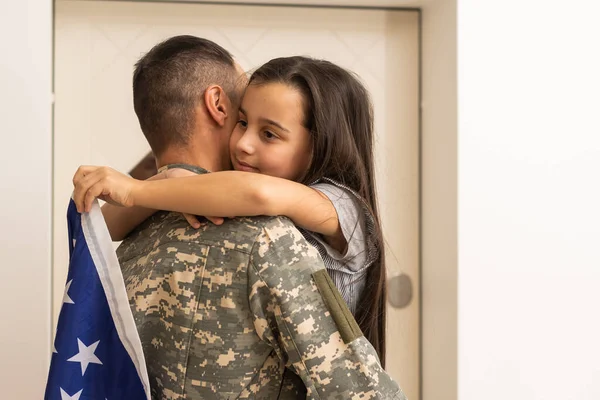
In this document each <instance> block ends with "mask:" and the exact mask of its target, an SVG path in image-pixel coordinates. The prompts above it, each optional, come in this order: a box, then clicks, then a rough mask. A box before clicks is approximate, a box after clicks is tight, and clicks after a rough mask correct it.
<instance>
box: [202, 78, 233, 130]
mask: <svg viewBox="0 0 600 400" xmlns="http://www.w3.org/2000/svg"><path fill="white" fill-rule="evenodd" d="M204 104H206V109H207V110H208V114H209V115H210V116H211V118H212V119H213V120H214V121H215V123H216V124H217V125H219V126H224V125H225V121H226V119H227V116H228V114H229V108H230V102H229V97H227V95H226V94H225V91H224V90H223V88H222V87H221V86H219V85H212V86H209V87H208V89H206V91H205V92H204Z"/></svg>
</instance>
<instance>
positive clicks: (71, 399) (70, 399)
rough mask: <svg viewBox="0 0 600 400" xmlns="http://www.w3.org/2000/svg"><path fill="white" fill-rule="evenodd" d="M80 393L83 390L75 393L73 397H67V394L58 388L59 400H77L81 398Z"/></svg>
mask: <svg viewBox="0 0 600 400" xmlns="http://www.w3.org/2000/svg"><path fill="white" fill-rule="evenodd" d="M81 392H83V389H81V390H80V391H79V392H77V393H75V394H74V395H73V396H69V395H68V394H67V392H65V391H64V390H63V388H60V400H79V397H81Z"/></svg>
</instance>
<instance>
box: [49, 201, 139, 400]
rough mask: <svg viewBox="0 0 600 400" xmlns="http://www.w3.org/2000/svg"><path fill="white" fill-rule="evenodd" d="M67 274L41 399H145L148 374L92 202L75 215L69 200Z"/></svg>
mask: <svg viewBox="0 0 600 400" xmlns="http://www.w3.org/2000/svg"><path fill="white" fill-rule="evenodd" d="M67 221H68V227H69V250H70V251H69V254H70V262H69V272H68V275H67V283H66V287H65V292H64V296H63V300H62V302H63V304H62V308H61V311H60V315H59V318H58V327H57V329H56V337H55V340H54V346H53V349H52V360H51V363H50V371H49V374H48V382H47V384H46V394H45V396H44V398H45V399H48V400H54V399H57V400H84V399H85V400H88V399H94V400H96V399H102V400H104V399H107V400H117V399H127V400H138V399H140V400H141V399H145V400H149V399H150V386H149V384H148V374H147V372H146V364H145V361H144V355H143V353H142V346H141V342H140V339H139V335H138V333H137V330H136V328H135V323H134V320H133V315H132V313H131V309H130V308H129V302H128V300H127V294H126V290H125V284H124V282H123V276H122V275H121V269H120V267H119V262H118V260H117V256H116V254H115V251H114V248H113V246H112V242H111V240H110V236H109V233H108V229H107V228H106V224H105V222H104V218H103V217H102V212H101V211H100V207H99V205H98V202H97V201H95V202H94V205H93V207H92V210H91V211H90V212H89V213H84V214H79V213H78V212H77V209H76V207H75V203H74V202H73V200H71V202H70V204H69V208H68V212H67Z"/></svg>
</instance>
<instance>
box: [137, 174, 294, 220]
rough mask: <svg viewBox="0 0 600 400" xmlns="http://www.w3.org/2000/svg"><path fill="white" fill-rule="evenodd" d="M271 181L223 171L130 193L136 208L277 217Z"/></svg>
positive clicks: (148, 183)
mask: <svg viewBox="0 0 600 400" xmlns="http://www.w3.org/2000/svg"><path fill="white" fill-rule="evenodd" d="M273 179H277V178H272V177H268V176H265V175H260V174H253V173H248V172H239V171H223V172H214V173H209V174H203V175H197V176H190V177H184V178H174V179H163V180H160V181H145V182H140V184H139V185H137V187H136V188H135V189H134V190H132V193H131V194H132V199H133V204H135V205H136V206H141V207H146V208H152V209H158V210H168V211H178V212H184V213H188V214H195V215H203V216H214V217H228V216H253V215H278V212H279V208H278V207H277V206H276V204H275V202H274V201H272V200H273V199H272V198H271V195H272V194H271V193H270V187H271V185H270V183H269V181H272V180H273ZM281 181H284V180H283V179H281Z"/></svg>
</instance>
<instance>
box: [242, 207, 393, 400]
mask: <svg viewBox="0 0 600 400" xmlns="http://www.w3.org/2000/svg"><path fill="white" fill-rule="evenodd" d="M249 275H250V281H249V285H250V306H251V308H252V311H253V312H254V316H255V321H254V325H255V327H256V330H257V333H258V334H259V336H260V337H261V338H262V339H263V340H265V341H267V342H269V343H270V344H271V345H272V346H273V348H274V349H275V351H276V352H277V354H278V355H279V357H280V358H281V359H282V360H283V361H284V362H285V363H286V366H288V367H290V368H292V369H293V370H294V371H295V372H296V373H297V374H298V375H299V376H300V377H301V378H302V380H303V381H304V384H305V385H306V388H307V391H308V397H309V398H314V399H330V398H344V399H350V398H365V399H392V400H393V399H398V400H404V399H405V397H404V394H403V393H402V391H401V390H400V388H399V386H398V384H397V383H396V382H394V380H393V379H392V378H391V377H390V376H389V375H388V374H387V373H386V372H385V371H384V370H383V368H381V365H380V363H379V359H378V357H377V354H376V352H375V350H374V349H373V347H372V346H371V344H370V343H369V342H368V341H367V340H366V339H365V337H364V336H363V335H362V332H361V331H360V329H359V328H358V325H357V324H356V321H355V320H354V318H353V317H352V315H351V314H350V312H349V311H348V308H347V306H346V303H345V302H344V301H343V300H342V298H341V295H340V294H339V292H338V291H337V289H336V288H335V286H334V285H333V283H331V280H330V279H329V276H328V275H327V271H326V270H325V268H324V265H323V262H322V260H321V258H320V257H319V255H318V253H317V251H316V250H315V249H314V248H313V247H312V246H310V245H309V244H308V243H307V242H306V241H305V240H304V238H303V237H302V235H301V234H300V232H298V230H297V229H296V228H295V227H294V226H293V225H292V224H291V222H290V221H289V220H287V219H284V218H273V219H271V220H269V221H268V222H267V223H266V225H265V226H264V229H263V231H262V233H261V235H260V236H259V237H258V239H257V241H256V243H255V244H254V248H253V249H252V257H251V265H250V272H249Z"/></svg>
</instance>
